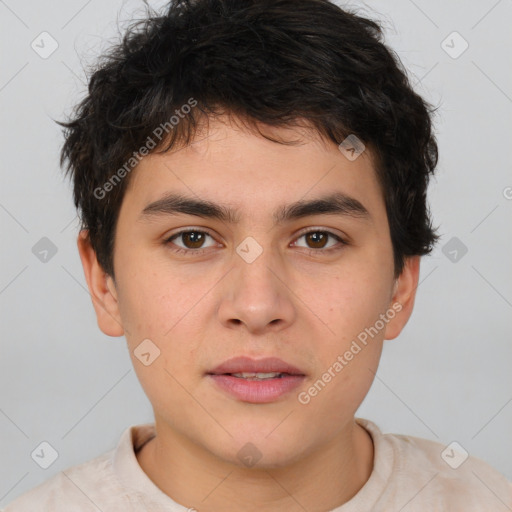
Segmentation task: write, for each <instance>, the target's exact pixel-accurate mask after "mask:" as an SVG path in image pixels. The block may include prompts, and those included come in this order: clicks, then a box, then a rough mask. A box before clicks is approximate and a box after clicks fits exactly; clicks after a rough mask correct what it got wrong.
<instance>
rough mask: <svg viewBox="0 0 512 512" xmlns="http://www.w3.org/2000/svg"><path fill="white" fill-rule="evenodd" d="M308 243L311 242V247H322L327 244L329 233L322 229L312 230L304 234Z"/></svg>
mask: <svg viewBox="0 0 512 512" xmlns="http://www.w3.org/2000/svg"><path fill="white" fill-rule="evenodd" d="M304 236H305V237H306V240H307V241H308V243H310V244H312V248H313V249H322V248H323V247H325V245H326V244H327V239H328V238H329V235H327V234H326V233H324V232H323V231H312V232H311V233H306V234H305V235H304Z"/></svg>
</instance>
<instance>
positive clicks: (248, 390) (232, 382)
mask: <svg viewBox="0 0 512 512" xmlns="http://www.w3.org/2000/svg"><path fill="white" fill-rule="evenodd" d="M208 377H210V378H211V379H212V380H213V381H214V382H215V383H216V384H217V386H219V387H220V388H221V389H223V390H224V391H227V392H228V393H229V394H230V395H232V396H234V397H235V398H238V400H241V401H243V402H251V403H255V404H265V403H268V402H273V401H275V400H277V399H278V398H280V397H281V396H283V395H285V394H286V393H289V392H290V391H292V390H293V389H295V388H297V387H298V386H300V384H301V383H302V382H303V381H304V378H305V376H304V375H290V376H289V377H281V378H276V379H265V380H248V379H242V378H239V377H233V376H231V375H212V374H209V375H208Z"/></svg>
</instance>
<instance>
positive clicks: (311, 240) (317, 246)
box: [293, 229, 348, 254]
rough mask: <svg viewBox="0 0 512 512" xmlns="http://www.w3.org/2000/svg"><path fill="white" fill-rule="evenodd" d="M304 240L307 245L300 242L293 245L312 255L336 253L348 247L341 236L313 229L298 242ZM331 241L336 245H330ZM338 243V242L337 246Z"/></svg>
mask: <svg viewBox="0 0 512 512" xmlns="http://www.w3.org/2000/svg"><path fill="white" fill-rule="evenodd" d="M301 238H304V239H305V241H306V245H300V244H299V243H298V242H295V243H294V244H293V245H294V246H296V247H303V248H304V249H305V250H306V251H309V252H310V253H311V254H314V253H318V254H323V253H329V251H331V250H332V251H335V250H337V249H341V248H342V247H343V246H345V245H348V243H347V242H345V241H344V240H343V239H342V238H341V237H340V236H338V235H335V234H334V233H331V232H330V231H325V230H321V229H312V230H310V231H307V232H305V233H302V235H300V236H299V237H298V238H297V240H300V239H301ZM329 239H331V240H332V241H333V242H334V243H331V245H328V244H329ZM336 242H338V243H337V244H336Z"/></svg>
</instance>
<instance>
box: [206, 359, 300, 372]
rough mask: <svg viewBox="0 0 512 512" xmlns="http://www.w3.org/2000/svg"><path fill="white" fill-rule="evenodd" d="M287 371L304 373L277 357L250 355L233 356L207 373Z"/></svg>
mask: <svg viewBox="0 0 512 512" xmlns="http://www.w3.org/2000/svg"><path fill="white" fill-rule="evenodd" d="M273 372H279V373H289V374H290V375H305V374H304V372H302V371H301V370H299V369H298V368H296V367H295V366H293V365H291V364H289V363H286V362H285V361H283V360H282V359H279V358H277V357H266V358H264V359H252V358H250V357H245V356H242V357H233V358H231V359H228V360H227V361H224V362H223V363H222V364H220V365H219V366H216V367H215V368H214V369H213V370H211V371H209V372H208V374H215V375H222V374H223V373H273Z"/></svg>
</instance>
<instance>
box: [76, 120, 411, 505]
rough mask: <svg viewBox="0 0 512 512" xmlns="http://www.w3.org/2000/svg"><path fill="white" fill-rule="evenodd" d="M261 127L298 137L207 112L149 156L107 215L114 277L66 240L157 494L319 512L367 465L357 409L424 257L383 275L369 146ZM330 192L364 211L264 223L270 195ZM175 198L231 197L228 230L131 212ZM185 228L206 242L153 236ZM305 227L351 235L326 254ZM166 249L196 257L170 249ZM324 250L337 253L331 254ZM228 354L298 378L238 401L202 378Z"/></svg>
mask: <svg viewBox="0 0 512 512" xmlns="http://www.w3.org/2000/svg"><path fill="white" fill-rule="evenodd" d="M264 132H265V133H266V134H268V135H271V136H274V137H278V138H279V137H280V138H283V139H285V140H289V139H297V138H299V139H300V141H301V143H300V144H298V145H297V144H296V145H291V146H287V145H282V144H277V143H274V142H272V141H269V140H267V139H265V138H263V137H261V136H260V135H258V134H257V133H255V132H253V131H251V130H250V129H248V128H245V129H244V128H242V127H240V126H237V125H236V123H233V122H232V121H230V120H228V119H225V118H220V117H219V118H217V119H215V120H210V123H209V128H208V129H206V128H204V129H203V131H202V132H201V133H200V134H199V136H196V139H195V141H194V142H193V143H192V144H190V145H188V146H187V147H184V148H180V149H179V150H176V151H174V150H172V151H171V152H168V153H165V154H163V155H156V154H150V155H148V156H146V157H145V158H144V159H143V160H142V161H141V163H140V164H139V165H138V166H137V168H136V169H135V170H134V171H133V174H132V177H131V182H130V184H129V187H128V189H127V192H126V195H125V198H124V200H123V203H122V207H121V211H120V215H119V219H118V224H117V229H116V237H115V248H114V269H115V281H114V280H113V279H112V277H111V276H109V275H107V274H105V272H104V271H103V269H102V268H101V267H100V265H99V264H98V262H97V260H96V255H95V253H94V250H93V249H92V248H91V246H90V244H89V242H88V239H87V232H86V231H82V232H81V233H80V235H79V237H78V248H79V252H80V257H81V260H82V264H83V267H84V272H85V276H86V280H87V284H88V286H89V290H90V293H91V296H92V298H93V304H94V308H95V311H96V315H97V319H98V325H99V327H100V329H101V330H102V331H103V332H104V333H105V334H107V335H109V336H122V335H125V337H126V340H127V343H128V347H129V350H130V354H131V357H132V361H133V365H134V368H135V371H136V373H137V376H138V378H139V380H140V382H141V385H142V387H143V389H144V391H145V393H146V394H147V396H148V398H149V400H150V401H151V404H152V406H153V411H154V415H155V425H156V431H157V436H156V437H155V438H154V439H153V440H152V441H150V442H149V443H147V444H146V445H145V446H144V448H143V449H142V450H141V451H140V452H139V453H138V454H137V459H138V461H139V464H140V466H141V467H142V469H143V470H144V472H145V473H146V474H147V475H148V476H149V478H150V479H151V480H152V481H153V482H154V483H155V484H156V485H157V486H158V487H159V488H160V489H162V491H163V492H165V493H166V494H168V495H169V496H171V497H172V498H173V499H174V500H175V501H177V502H178V503H180V504H182V505H184V506H187V507H194V508H195V509H197V510H198V511H201V512H203V511H204V512H210V511H219V510H222V511H223V512H230V511H235V510H237V511H239V510H246V511H256V510H257V511H259V512H270V511H282V510H287V511H291V512H294V511H303V510H304V509H306V510H308V511H311V512H314V511H318V512H320V511H327V510H330V509H333V508H335V507H337V506H340V505H341V504H343V503H345V502H347V501H348V500H349V499H350V498H352V497H353V496H354V495H355V494H356V493H357V492H358V491H359V490H360V489H361V487H362V486H363V485H364V484H365V483H366V481H367V480H368V478H369V476H370V474H371V471H372V468H373V455H374V454H373V443H372V441H371V438H370V436H369V434H368V433H367V432H366V430H364V429H363V428H362V427H361V426H359V425H358V424H357V423H356V422H355V420H354V416H355V413H356V410H357V408H358V407H359V405H360V404H361V402H362V401H363V399H364V397H365V396H366V394H367V392H368V390H369V388H370V386H371V384H372V381H373V378H374V372H376V371H377V366H378V362H379V359H380V355H381V351H382V344H383V340H384V339H392V338H395V337H396V336H398V334H399V333H400V331H401V330H402V329H403V327H404V326H405V324H406V323H407V321H408V319H409V317H410V315H411V313H412V309H413V306H414V298H415V290H416V287H417V284H418V275H419V257H418V256H415V257H411V258H408V259H407V260H406V266H405V268H404V270H403V272H402V274H401V275H400V277H399V278H398V279H397V280H395V279H394V276H393V251H392V245H391V239H390V233H389V226H388V221H387V216H386V211H385V203H384V197H383V194H382V191H381V189H380V187H379V185H378V182H377V178H376V175H375V172H374V167H373V160H372V155H371V152H370V150H369V149H367V150H366V151H365V152H364V153H363V154H362V155H361V156H359V158H357V159H356V160H354V161H350V160H348V159H347V158H346V157H345V156H344V155H343V154H342V153H341V152H340V151H339V149H338V147H337V146H336V145H335V144H333V143H332V142H330V141H325V140H323V139H321V138H320V137H319V136H318V135H317V134H316V132H313V131H311V130H309V129H308V128H300V129H299V128H293V129H292V128H271V127H268V126H266V127H264ZM334 190H339V191H341V192H344V193H346V194H348V195H350V196H352V197H354V198H356V199H358V200H359V201H360V202H361V203H362V204H363V205H364V206H365V207H366V208H367V210H368V211H369V212H370V215H371V221H370V222H368V221H366V222H365V221H364V220H362V219H358V218H356V217H349V216H340V215H332V214H320V215H314V216H310V217H307V218H303V219H297V220H293V221H290V222H287V223H285V224H283V225H277V226H274V225H273V221H272V213H273V212H274V210H275V209H276V208H277V207H278V206H281V205H283V204H288V203H292V202H295V201H297V200H299V199H312V198H315V197H318V196H321V195H323V194H325V193H331V192H332V191H334ZM169 191H172V192H180V193H183V194H185V195H189V196H193V197H195V198H201V199H207V200H210V201H213V202H216V203H220V204H224V205H227V206H232V207H235V208H238V209H239V212H240V215H241V219H240V223H239V224H228V223H225V222H222V221H219V220H213V219H203V218H200V217H197V216H191V215H183V214H180V215H162V216H158V217H157V216H154V217H152V218H151V219H149V220H148V219H146V220H140V214H141V212H142V210H143V209H144V207H145V206H146V205H147V204H149V203H150V202H152V201H154V200H156V199H158V198H160V197H161V196H162V195H163V194H164V193H165V192H169ZM189 227H195V228H198V229H199V228H201V229H204V230H207V231H208V233H209V234H211V237H209V236H206V238H205V239H204V243H203V245H202V246H201V244H200V243H199V244H198V243H197V242H196V243H195V245H194V244H193V243H192V241H191V240H190V239H187V237H183V236H182V237H177V238H176V239H174V240H173V242H167V243H166V242H165V240H166V239H167V238H169V237H170V236H171V235H172V234H174V233H176V232H177V231H179V230H180V229H183V228H189ZM304 228H318V231H322V230H323V231H326V230H327V231H330V232H332V233H334V234H336V235H339V236H341V237H342V238H344V239H345V240H348V241H350V243H349V244H348V245H344V246H341V245H340V243H339V242H338V241H337V240H336V239H335V238H330V239H329V241H328V242H327V243H326V244H325V245H327V246H328V247H327V248H322V244H318V242H317V244H316V245H315V243H314V240H311V239H310V238H309V239H308V237H307V236H302V235H301V233H299V232H300V231H301V230H304ZM248 236H251V237H253V238H254V239H255V240H257V242H258V243H259V245H260V246H261V247H262V249H263V252H262V254H261V255H260V256H259V257H258V258H257V259H256V260H255V261H253V262H252V263H250V264H249V263H247V262H246V261H244V259H242V258H241V257H240V256H239V255H238V254H237V252H236V250H235V249H236V247H237V246H238V245H239V244H240V243H241V242H242V241H243V240H244V239H245V238H246V237H248ZM173 243H174V245H173ZM173 247H174V248H178V247H181V248H189V249H190V250H194V247H200V248H205V249H206V252H204V253H203V254H201V255H194V254H192V253H191V254H190V255H184V254H177V253H175V252H173V251H172V248H173ZM319 247H320V248H319ZM331 247H340V249H339V250H335V251H330V252H327V250H328V249H329V248H331ZM308 248H309V249H312V250H313V251H316V252H313V253H312V254H308V252H307V249H308ZM195 250H197V249H195ZM322 251H323V252H322ZM396 303H400V304H401V307H402V309H401V311H400V312H399V313H397V314H396V315H395V316H394V318H393V319H392V320H389V322H388V323H387V324H386V326H385V328H384V329H382V330H380V331H379V333H378V335H376V336H375V337H374V338H373V339H372V340H371V341H370V342H369V343H368V345H367V346H366V347H365V348H364V349H363V350H362V351H361V352H359V353H358V354H357V355H356V356H354V358H353V360H352V361H350V363H349V364H347V365H346V366H345V367H344V368H343V370H342V371H341V372H340V373H339V374H337V375H336V377H335V378H333V379H332V380H331V382H329V383H328V385H326V386H325V388H324V389H323V390H322V391H321V392H320V393H318V395H317V396H315V397H314V398H312V399H311V401H310V403H309V404H307V405H303V404H301V403H299V401H298V399H297V395H298V393H299V392H300V391H303V390H307V389H308V388H309V387H310V386H311V385H312V384H313V383H314V382H315V381H317V380H318V379H319V378H320V377H321V375H322V374H323V373H324V372H325V371H326V370H327V369H328V368H329V367H330V366H332V364H333V363H334V362H335V361H336V359H337V357H338V356H339V355H341V354H344V353H345V351H346V350H348V348H349V347H350V344H351V342H352V340H354V339H356V337H357V335H358V333H360V332H362V331H364V329H365V328H367V327H369V326H373V325H374V324H375V322H376V320H377V319H378V318H379V315H380V314H382V313H385V312H386V311H387V310H388V309H389V308H391V307H392V305H393V304H396ZM147 338H149V339H150V340H152V342H153V343H154V344H155V345H156V346H158V348H159V350H160V352H161V353H160V357H158V358H157V359H155V361H154V362H153V363H152V364H150V365H149V366H145V365H143V364H141V362H140V361H139V360H138V359H137V358H136V357H135V356H134V350H135V349H136V348H137V346H138V345H139V344H140V343H141V341H142V340H144V339H147ZM235 355H248V356H250V357H253V358H256V359H260V358H263V357H269V356H276V357H280V358H281V359H283V360H285V361H287V362H289V363H291V364H293V365H294V366H296V367H298V368H300V369H301V370H302V371H303V372H304V373H306V374H307V378H306V380H305V382H304V384H303V385H302V386H301V387H300V388H299V389H298V390H295V391H293V392H291V393H289V394H287V395H285V396H283V397H280V398H279V399H278V400H276V401H275V402H272V403H266V404H251V403H247V402H242V401H239V400H237V399H235V398H232V397H230V396H228V395H226V394H225V393H224V392H222V391H220V390H219V389H217V388H216V387H215V386H214V384H212V383H211V382H210V379H208V378H206V377H205V375H204V374H205V372H207V371H208V370H211V369H213V368H214V367H215V366H217V365H218V364H220V363H222V362H223V361H225V360H227V359H229V358H231V357H233V356H235ZM248 442H251V443H253V444H254V445H255V446H256V447H257V448H258V450H259V451H260V452H261V454H262V458H261V459H260V460H259V461H258V463H257V464H256V465H254V466H253V467H251V468H248V467H246V466H244V465H243V463H242V462H241V461H240V460H239V459H238V457H237V453H238V451H239V450H240V449H241V448H242V447H243V446H244V445H245V444H246V443H248Z"/></svg>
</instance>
